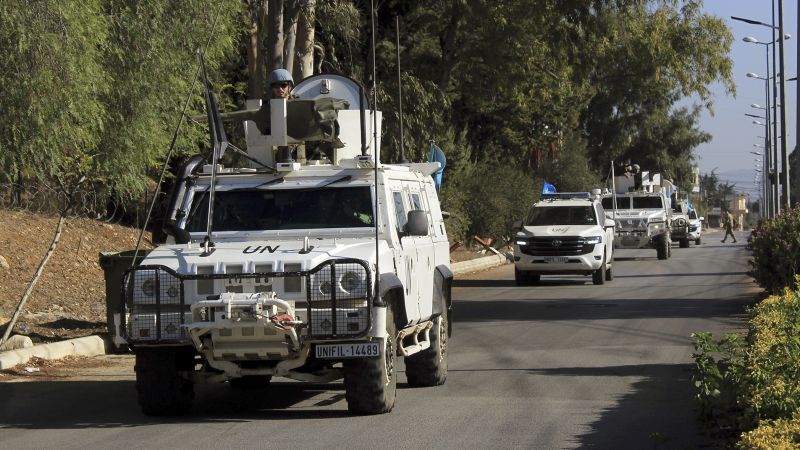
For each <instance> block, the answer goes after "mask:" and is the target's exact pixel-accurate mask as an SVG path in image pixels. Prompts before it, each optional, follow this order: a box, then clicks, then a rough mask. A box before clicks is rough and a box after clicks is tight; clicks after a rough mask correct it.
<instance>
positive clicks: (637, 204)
mask: <svg viewBox="0 0 800 450" xmlns="http://www.w3.org/2000/svg"><path fill="white" fill-rule="evenodd" d="M663 207H664V205H663V204H662V203H661V197H633V209H661V208H663Z"/></svg>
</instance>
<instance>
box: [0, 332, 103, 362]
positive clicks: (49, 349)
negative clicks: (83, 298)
mask: <svg viewBox="0 0 800 450" xmlns="http://www.w3.org/2000/svg"><path fill="white" fill-rule="evenodd" d="M105 354H106V342H105V341H104V340H103V338H101V337H100V336H86V337H82V338H76V339H68V340H66V341H59V342H51V343H49V344H41V345H34V346H33V347H27V348H20V349H17V350H9V351H6V352H2V353H0V370H7V369H10V368H12V367H14V366H16V365H17V364H25V363H26V362H28V361H29V360H30V359H31V358H33V357H39V358H42V359H48V360H50V359H61V358H63V357H65V356H70V355H75V356H99V355H105Z"/></svg>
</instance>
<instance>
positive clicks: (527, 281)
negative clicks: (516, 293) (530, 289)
mask: <svg viewBox="0 0 800 450" xmlns="http://www.w3.org/2000/svg"><path fill="white" fill-rule="evenodd" d="M540 279H541V276H540V275H531V274H530V273H529V272H526V271H524V270H519V269H517V268H516V267H515V268H514V284H516V285H517V286H530V285H532V284H536V283H538V282H539V280H540Z"/></svg>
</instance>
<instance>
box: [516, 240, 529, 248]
mask: <svg viewBox="0 0 800 450" xmlns="http://www.w3.org/2000/svg"><path fill="white" fill-rule="evenodd" d="M517 245H519V246H520V247H523V246H526V245H528V241H517Z"/></svg>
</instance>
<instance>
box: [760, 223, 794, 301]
mask: <svg viewBox="0 0 800 450" xmlns="http://www.w3.org/2000/svg"><path fill="white" fill-rule="evenodd" d="M748 245H749V248H750V249H751V250H752V251H753V260H752V261H750V265H751V266H752V268H753V269H752V275H753V277H754V278H755V279H756V281H757V282H758V284H760V285H761V286H762V287H763V288H765V289H767V290H768V291H770V292H780V291H781V290H782V289H783V288H784V287H786V286H789V287H792V288H794V287H796V285H795V284H794V281H795V278H794V277H795V275H796V274H797V273H798V272H799V271H800V270H798V269H800V208H792V209H790V210H788V211H786V212H784V213H783V214H781V215H779V216H778V217H776V218H774V219H765V220H763V221H761V222H760V223H759V224H758V225H757V226H756V228H755V229H754V230H753V232H752V234H751V235H750V241H749V244H748Z"/></svg>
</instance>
